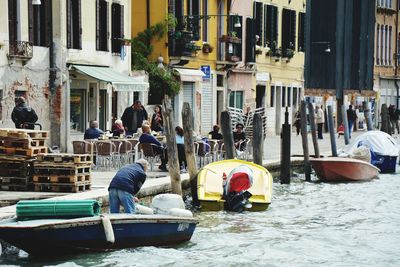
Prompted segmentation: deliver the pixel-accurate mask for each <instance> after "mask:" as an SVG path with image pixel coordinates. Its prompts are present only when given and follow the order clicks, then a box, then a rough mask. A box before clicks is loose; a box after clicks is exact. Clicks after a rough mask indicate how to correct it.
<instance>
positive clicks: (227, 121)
mask: <svg viewBox="0 0 400 267" xmlns="http://www.w3.org/2000/svg"><path fill="white" fill-rule="evenodd" d="M231 125H232V124H231V116H230V115H229V112H228V111H226V110H225V111H222V112H221V132H222V136H223V138H224V148H225V158H226V159H234V158H235V155H236V153H235V146H234V144H233V133H232V128H231Z"/></svg>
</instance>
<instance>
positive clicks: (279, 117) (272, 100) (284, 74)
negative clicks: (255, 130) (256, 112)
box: [253, 0, 306, 134]
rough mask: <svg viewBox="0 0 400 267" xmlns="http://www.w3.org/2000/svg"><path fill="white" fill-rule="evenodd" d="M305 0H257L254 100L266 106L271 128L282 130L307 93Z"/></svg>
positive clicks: (273, 130)
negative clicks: (286, 115)
mask: <svg viewBox="0 0 400 267" xmlns="http://www.w3.org/2000/svg"><path fill="white" fill-rule="evenodd" d="M305 12H306V2H305V1H285V0H278V1H272V0H264V1H255V2H254V4H253V16H254V19H255V35H256V36H257V37H256V62H257V73H256V75H255V83H256V86H255V87H254V89H255V90H254V99H255V101H254V104H255V107H265V108H266V115H267V132H269V133H275V134H280V129H281V125H282V123H283V122H284V121H283V120H284V112H285V109H286V107H288V110H289V120H290V122H291V119H292V114H295V112H296V111H297V110H298V108H299V103H300V100H301V99H302V98H303V95H304V89H303V88H304V51H305Z"/></svg>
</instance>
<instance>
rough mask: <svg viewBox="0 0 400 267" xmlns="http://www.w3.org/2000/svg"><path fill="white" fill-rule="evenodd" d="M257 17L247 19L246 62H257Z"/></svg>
mask: <svg viewBox="0 0 400 267" xmlns="http://www.w3.org/2000/svg"><path fill="white" fill-rule="evenodd" d="M254 36H255V19H252V18H247V19H246V46H245V49H246V58H245V59H246V62H256V42H255V38H254Z"/></svg>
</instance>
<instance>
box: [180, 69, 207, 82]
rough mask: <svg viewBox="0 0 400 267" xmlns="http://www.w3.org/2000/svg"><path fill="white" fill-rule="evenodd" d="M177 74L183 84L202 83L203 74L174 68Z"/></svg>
mask: <svg viewBox="0 0 400 267" xmlns="http://www.w3.org/2000/svg"><path fill="white" fill-rule="evenodd" d="M174 70H176V71H177V72H178V73H179V76H180V77H181V81H183V82H201V81H203V76H205V74H204V72H202V71H201V70H194V69H179V68H174Z"/></svg>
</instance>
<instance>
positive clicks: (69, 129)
mask: <svg viewBox="0 0 400 267" xmlns="http://www.w3.org/2000/svg"><path fill="white" fill-rule="evenodd" d="M33 2H34V3H35V4H34V3H33ZM38 2H39V4H38ZM0 4H1V6H3V7H6V9H5V10H8V12H2V13H1V16H0V21H2V22H3V23H2V24H1V26H0V42H1V49H0V90H1V92H2V99H1V107H2V109H1V110H2V112H1V126H2V127H12V126H13V125H12V122H11V119H10V112H11V111H12V108H13V107H14V98H15V97H16V96H18V95H24V96H25V97H26V98H27V100H28V103H29V105H30V106H32V107H33V108H34V109H35V110H36V111H37V112H38V115H39V121H38V122H39V123H40V124H42V126H43V129H45V130H50V133H51V134H50V136H51V145H57V146H59V147H60V148H61V150H63V151H71V150H72V146H71V141H73V140H79V139H83V132H84V130H85V129H86V128H87V127H88V125H89V122H90V121H91V120H98V121H99V124H100V128H101V129H103V130H109V129H111V124H112V122H113V120H114V119H115V118H117V117H120V116H121V115H122V112H123V110H124V108H125V107H126V106H128V105H131V104H132V102H133V100H134V99H141V100H142V101H145V100H146V99H145V98H146V97H147V92H146V90H147V87H148V83H147V82H146V80H145V76H144V75H143V74H141V73H139V74H136V75H137V77H132V76H134V75H133V74H132V73H131V58H130V47H129V46H127V45H125V41H124V40H125V39H130V34H131V27H130V25H131V24H130V21H131V1H129V0H122V1H105V0H87V1H81V0H60V1H54V0H53V1H52V0H41V1H31V0H15V1H14V0H1V1H0Z"/></svg>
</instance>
